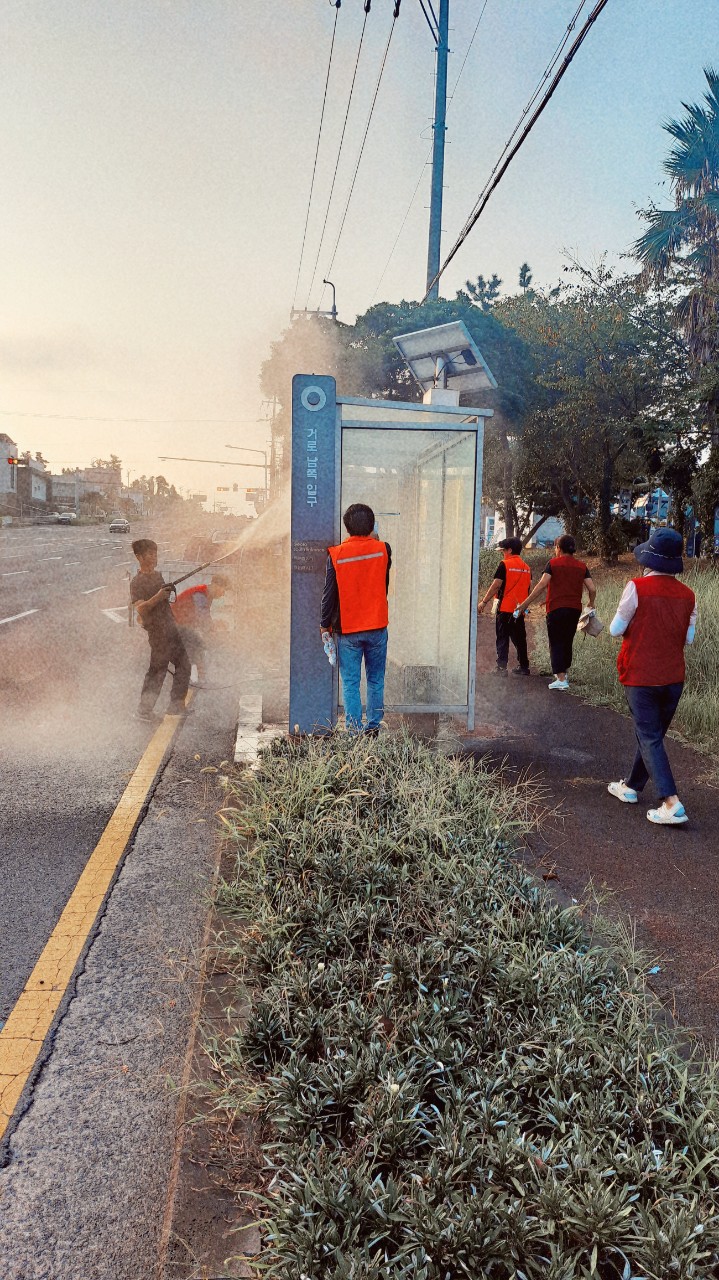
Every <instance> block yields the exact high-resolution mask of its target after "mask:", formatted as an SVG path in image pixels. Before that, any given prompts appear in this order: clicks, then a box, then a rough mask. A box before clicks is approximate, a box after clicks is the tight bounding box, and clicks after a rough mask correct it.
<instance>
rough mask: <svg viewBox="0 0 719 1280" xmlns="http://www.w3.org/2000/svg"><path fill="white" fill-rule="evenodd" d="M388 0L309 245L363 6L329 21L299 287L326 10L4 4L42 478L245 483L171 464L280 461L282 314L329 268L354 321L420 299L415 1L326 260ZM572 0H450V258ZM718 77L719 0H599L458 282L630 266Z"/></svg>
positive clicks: (6, 377)
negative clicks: (675, 139) (672, 133)
mask: <svg viewBox="0 0 719 1280" xmlns="http://www.w3.org/2000/svg"><path fill="white" fill-rule="evenodd" d="M393 3H394V0H373V2H372V6H371V11H370V13H369V16H368V18H367V24H366V28H365V37H364V42H363V46H362V54H361V58H360V62H359V67H358V72H357V79H356V86H355V93H354V97H353V102H352V107H351V110H350V114H349V117H348V120H347V126H346V132H345V138H344V145H343V148H342V152H341V155H340V160H339V166H338V169H337V178H336V185H335V193H334V198H333V201H332V204H331V205H330V207H329V214H328V217H327V227H326V233H325V238H324V241H323V242H322V244H321V245H320V234H321V230H322V224H323V221H324V219H325V214H326V211H327V205H328V197H329V192H330V184H331V180H332V174H333V171H334V168H335V163H336V160H337V153H338V146H339V140H340V134H341V131H342V127H343V121H344V116H345V110H346V106H347V97H348V93H349V84H350V81H351V76H352V69H353V67H354V63H355V58H356V54H357V48H358V43H359V38H360V31H361V28H362V23H363V19H364V4H363V0H343V2H342V6H341V8H340V10H339V13H338V14H337V27H336V41H335V47H334V53H333V59H332V70H331V75H330V79H329V85H328V92H327V106H326V113H325V124H324V128H323V132H322V136H321V139H320V149H319V155H318V164H317V174H316V178H315V187H314V193H313V200H312V203H311V205H310V216H309V222H308V229H307V238H306V244H305V251H304V256H303V260H302V269H301V272H300V276H299V287H298V288H297V289H296V284H297V277H298V267H299V265H300V253H301V245H302V238H303V229H304V225H305V218H306V214H307V209H308V197H309V191H310V180H311V176H312V166H313V161H314V157H315V150H316V147H317V139H318V127H319V121H320V112H321V107H322V98H323V92H324V86H325V77H326V72H327V63H328V56H329V50H330V41H331V37H332V30H333V24H334V20H335V9H334V8H333V7H332V5H331V4H330V3H329V2H328V0H274V3H272V0H3V4H2V7H1V8H0V119H1V120H2V124H1V125H0V171H1V172H2V192H3V198H2V201H0V299H1V302H0V431H5V432H7V434H9V435H10V436H11V438H12V439H13V440H15V441H16V442H17V444H18V445H19V447H20V449H21V450H22V449H31V450H32V451H33V452H35V451H36V450H41V451H42V452H43V454H44V455H45V457H46V458H47V459H48V460H49V461H50V463H51V464H52V468H53V470H60V469H61V467H62V466H74V465H79V466H83V465H87V464H89V462H90V460H91V459H92V458H95V457H103V458H107V457H109V456H110V454H111V453H115V454H118V455H119V456H120V457H121V458H122V460H123V468H124V472H125V477H126V478H127V475H128V473H129V478H130V480H132V479H134V478H136V477H137V476H139V475H140V474H146V475H150V474H155V475H156V474H158V473H162V474H164V475H165V476H166V477H167V478H168V480H170V481H171V482H173V483H175V484H176V485H177V486H178V487H179V488H180V489H181V490H184V491H197V490H200V491H202V492H206V493H208V494H209V495H210V497H212V495H213V494H214V493H215V492H216V488H217V486H218V485H223V486H224V485H231V484H232V483H233V482H236V483H239V484H240V486H241V488H243V487H244V486H245V485H247V486H251V485H256V484H258V483H259V482H260V480H259V479H258V477H261V472H259V471H257V470H252V469H249V468H241V467H237V468H229V467H219V466H217V465H214V466H212V465H200V464H190V463H181V462H161V461H160V457H161V455H175V454H177V455H187V456H191V457H196V458H210V459H220V458H227V459H229V460H232V459H233V455H232V453H231V452H230V451H229V450H228V449H227V447H226V446H227V445H228V444H232V445H236V446H248V447H251V448H254V449H264V448H265V447H266V441H267V438H268V435H269V431H268V428H267V423H266V421H264V419H266V417H267V413H268V407H267V405H263V403H262V395H261V390H260V384H259V378H260V366H261V363H262V361H263V360H264V359H266V358H267V356H268V354H269V348H270V343H271V342H272V341H273V340H274V339H276V338H278V337H279V336H280V335H281V333H282V330H283V329H284V328H285V327H286V326H287V324H288V322H289V313H290V308H291V307H292V305H293V303H295V305H296V306H298V307H304V306H309V307H310V308H317V307H318V306H322V307H327V306H329V304H330V298H329V293H328V292H325V293H324V295H323V294H322V285H321V283H320V282H321V279H322V277H323V276H324V275H326V274H327V272H328V269H329V265H330V262H332V277H331V278H332V279H333V281H334V283H335V285H336V289H337V306H338V311H339V315H340V318H341V319H342V320H344V321H348V322H351V321H353V320H354V318H355V316H356V315H357V314H359V313H362V312H363V311H365V310H366V309H367V307H368V306H370V305H371V304H372V302H376V301H385V300H390V301H396V300H399V299H401V298H420V297H421V296H422V294H423V292H424V282H425V274H426V256H427V223H428V210H427V206H428V203H429V178H430V170H429V167H428V165H427V163H426V162H427V159H428V154H429V150H430V146H431V121H432V110H433V94H434V62H435V55H434V48H433V43H432V39H431V36H430V32H429V30H428V28H427V25H426V23H425V19H424V17H423V14H422V10H421V7H420V4H419V0H402V6H401V10H400V15H399V18H398V21H397V23H396V26H395V30H394V33H393V38H392V42H391V45H390V50H389V54H388V58H387V63H386V68H385V73H384V77H383V79H382V82H381V85H380V90H379V94H378V97H377V103H376V107H375V111H374V115H373V119H372V123H371V126H370V130H369V133H368V136H367V143H366V146H365V150H364V154H363V157H362V161H361V164H360V167H359V171H358V175H357V181H356V186H355V189H354V192H353V195H352V199H351V201H350V204H349V207H348V211H347V216H346V220H345V223H344V227H343V229H342V234H341V236H340V238H339V242H338V244H337V250H336V253H334V250H335V244H336V242H337V237H338V232H339V228H340V221H341V219H342V215H343V211H344V209H345V205H346V202H347V197H348V193H349V188H350V183H351V180H352V174H353V171H354V168H355V165H356V162H357V156H358V153H359V147H360V142H361V139H362V134H363V132H364V129H365V125H366V122H367V115H368V111H369V107H370V103H371V99H372V95H373V92H374V89H375V85H376V81H377V75H378V71H379V66H380V61H381V58H382V54H383V52H384V49H385V45H386V41H387V37H388V34H389V30H390V26H391V23H392V9H393ZM577 5H578V0H487V3H486V5H484V0H451V3H450V25H451V31H450V47H451V55H450V60H449V88H450V93H452V92H453V90H454V89H455V86H456V92H454V93H453V96H452V99H451V102H450V106H449V111H448V133H447V142H448V146H447V154H446V162H445V192H444V213H443V242H442V248H443V256H444V253H446V252H447V251H448V250H449V248H450V247H451V245H452V243H453V242H454V240H455V239H456V237H457V235H458V233H459V231H460V230H461V227H462V225H463V224H464V222H465V220H466V218H467V216H468V215H469V213H470V211H471V209H472V207H473V205H474V203H475V200H476V198H477V195H478V193H479V191H480V190H481V189H482V187H483V185H484V182H485V181H486V179H487V177H488V175H489V173H490V171H491V170H492V168H493V166H494V164H495V163H496V161H497V159H498V156H499V154H500V152H501V151H502V149H503V147H504V144H505V142H506V140H507V139H508V137H509V135H510V134H511V133H512V131H513V129H514V127H515V125H516V123H517V122H518V120H519V118H520V115H521V113H522V111H523V109H524V106H525V104H526V102H527V100H528V99H529V97H530V96H531V94H532V93H533V91H534V89H535V87H536V86H537V84H538V82H539V79H540V77H541V75H542V73H543V72H544V69H545V67H546V66H547V64H548V62H549V61H550V58H551V56H552V54H553V52H554V50H555V48H556V46H557V44H558V43H559V41H560V40H561V39H562V37H563V35H564V32H565V30H566V27H567V24H568V22H569V21H570V19H571V17H572V16H573V14H574V12H575V10H576V8H577ZM591 7H592V5H591V4H588V5H586V6H585V9H584V10H583V14H582V20H583V17H584V14H585V13H586V12H587V11H588V10H589V9H590V8H591ZM478 19H480V21H479V25H478V26H477V22H478ZM470 42H471V47H470ZM467 54H468V56H467V57H466V62H465V61H464V59H465V55H467ZM463 62H464V67H463V70H462V65H463ZM711 63H715V64H717V65H719V4H717V3H716V0H691V3H689V0H609V3H608V5H607V6H606V8H605V9H604V11H603V12H602V14H601V15H600V17H599V18H598V20H597V22H596V24H595V25H594V27H593V28H592V30H591V32H590V33H589V35H588V37H587V39H586V41H585V42H584V44H583V45H582V47H581V49H580V50H579V52H578V54H577V56H576V58H575V59H574V61H573V63H572V65H571V66H570V68H569V70H568V72H567V74H566V75H565V77H564V79H563V80H562V82H561V84H560V85H559V87H558V89H557V91H556V93H555V95H554V97H553V99H552V101H551V102H550V104H549V106H548V107H547V109H546V110H545V112H544V114H543V115H542V117H541V118H540V121H539V122H538V124H537V125H536V126H535V128H534V130H533V131H532V133H531V134H530V136H529V138H528V140H527V142H526V143H525V144H524V147H523V148H522V150H521V151H520V152H519V154H518V156H517V157H516V158H515V160H514V161H513V163H512V165H511V167H510V169H509V171H508V172H507V174H506V176H505V177H504V179H503V180H502V182H501V184H500V186H499V187H498V188H497V190H496V192H495V193H494V195H493V196H492V199H491V200H490V203H489V205H488V207H487V209H486V212H485V213H484V214H483V216H482V218H481V219H480V221H479V223H478V224H477V226H476V228H475V229H474V231H473V232H472V234H471V235H470V237H469V239H468V240H467V242H466V244H465V245H464V246H463V248H462V250H461V251H460V253H459V254H458V256H457V258H456V259H455V260H454V262H453V263H452V264H451V266H450V267H449V269H448V270H447V272H446V274H445V275H444V276H443V278H442V281H441V285H440V292H441V294H442V295H443V296H447V297H452V296H454V293H455V292H456V290H457V288H459V287H460V286H461V285H463V283H464V281H465V280H466V279H467V278H468V277H469V278H472V279H473V278H476V276H477V274H478V273H482V274H484V275H489V274H491V273H492V272H496V273H497V274H498V275H499V276H500V277H501V278H502V280H503V281H504V290H505V291H512V290H514V289H515V288H516V283H517V276H518V272H519V267H520V265H521V264H522V263H523V262H525V261H526V262H528V263H529V264H530V267H531V269H532V271H533V273H534V280H535V283H537V284H540V285H548V286H551V285H552V284H554V283H556V281H557V279H558V278H559V276H560V274H561V273H562V267H563V265H564V264H565V263H566V261H567V254H572V253H574V254H576V255H577V256H578V257H579V258H580V259H581V260H582V261H584V262H587V263H589V262H592V261H595V260H596V259H597V258H598V257H599V256H600V255H601V254H603V253H607V254H608V255H609V258H610V260H611V261H619V260H620V255H621V254H623V253H625V252H626V251H627V250H628V249H629V248H630V246H631V244H632V242H633V241H634V240H635V239H636V237H637V235H638V234H639V233H640V231H641V226H642V224H641V222H640V220H639V218H638V216H637V211H638V210H640V209H641V208H645V207H646V206H647V205H648V204H649V203H650V202H651V201H656V202H657V203H659V204H660V205H667V206H668V205H669V204H671V191H670V187H669V185H668V184H667V182H666V180H665V179H664V177H663V174H662V162H663V159H664V157H665V156H666V153H667V150H668V147H669V144H670V140H669V137H668V135H667V134H666V133H665V132H664V130H663V128H662V125H663V124H664V123H665V122H666V120H667V119H669V118H671V117H676V116H677V115H681V112H682V102H695V101H698V100H699V99H700V98H701V96H702V93H703V89H704V85H705V81H704V76H703V67H704V66H705V65H709V64H711ZM460 70H461V76H460ZM458 76H459V80H458V82H457V78H458ZM418 181H420V186H419V189H418V191H417V195H416V198H415V199H414V201H413V203H411V205H410V198H411V196H412V193H413V191H414V190H415V187H416V186H417V183H418ZM408 210H409V212H408ZM405 217H406V221H405V222H404V226H403V228H402V232H401V236H400V238H399V242H398V244H397V248H396V250H395V251H394V253H391V251H392V247H393V245H394V243H395V240H396V238H397V236H398V233H399V232H400V228H401V227H402V224H403V220H404V219H405ZM333 258H334V260H333ZM315 262H317V271H316V275H315V281H314V284H313V282H312V278H313V274H314V266H315ZM627 265H629V264H627ZM298 372H302V370H298ZM495 373H497V375H498V377H499V378H500V380H501V370H500V371H497V370H495ZM238 456H240V455H237V454H235V455H234V457H235V459H236V458H237V457H238ZM247 460H248V461H250V460H253V461H255V462H257V461H259V458H258V457H257V455H255V457H254V458H252V455H247ZM232 501H233V502H234V504H235V509H236V510H238V511H243V512H244V511H247V512H249V508H246V507H245V506H244V505H243V502H242V498H241V497H239V498H237V499H232Z"/></svg>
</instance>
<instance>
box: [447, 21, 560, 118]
mask: <svg viewBox="0 0 719 1280" xmlns="http://www.w3.org/2000/svg"><path fill="white" fill-rule="evenodd" d="M488 2H489V0H484V4H483V5H482V11H481V13H480V15H479V17H478V18H477V25H476V26H475V28H474V31H473V32H472V39H471V40H470V42H469V44H468V45H467V52H466V53H465V55H464V60H463V62H462V65H461V67H460V68H459V75H458V76H457V79H456V80H455V82H454V88H453V90H452V92H451V93H450V95H449V99H448V101H447V106H449V104H450V102H451V101H452V99H453V97H454V95H455V93H456V92H457V86H458V84H459V82H460V80H461V79H462V72H463V71H464V68H465V67H466V65H467V58H468V57H469V55H470V53H471V52H472V45H473V44H474V41H475V38H476V35H477V32H478V31H479V24H480V22H481V21H482V18H483V17H484V11H485V9H486V8H487V4H488ZM582 3H584V0H582Z"/></svg>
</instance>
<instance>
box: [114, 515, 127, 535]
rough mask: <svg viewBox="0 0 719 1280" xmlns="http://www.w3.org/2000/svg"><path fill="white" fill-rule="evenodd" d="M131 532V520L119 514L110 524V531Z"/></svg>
mask: <svg viewBox="0 0 719 1280" xmlns="http://www.w3.org/2000/svg"><path fill="white" fill-rule="evenodd" d="M129 532H130V521H129V520H126V519H125V518H124V516H118V517H117V519H116V520H113V521H112V524H111V525H110V533H129Z"/></svg>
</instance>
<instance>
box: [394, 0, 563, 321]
mask: <svg viewBox="0 0 719 1280" xmlns="http://www.w3.org/2000/svg"><path fill="white" fill-rule="evenodd" d="M419 2H420V4H421V5H422V10H423V12H424V5H423V4H422V0H419ZM488 3H489V0H484V4H483V5H482V10H481V12H480V15H479V17H478V18H477V23H476V26H475V28H474V31H473V32H472V38H471V40H470V42H469V44H468V46H467V51H466V53H465V55H464V59H463V61H462V65H461V67H460V68H459V75H458V76H457V79H456V80H455V82H454V88H453V90H452V92H451V93H450V95H449V98H448V99H447V110H448V111H449V108H450V106H451V105H452V100H453V98H454V95H455V93H456V92H457V87H458V85H459V82H460V80H461V79H462V72H463V71H464V68H465V67H466V65H467V59H468V58H469V55H470V53H471V52H472V45H473V44H474V41H475V39H476V36H477V32H478V31H479V24H480V22H481V21H482V18H483V17H484V11H485V9H486V8H487V4H488ZM582 3H584V0H582ZM425 17H427V14H426V13H425ZM427 21H428V22H429V19H427ZM430 31H432V26H431V24H430ZM432 35H433V37H434V40H435V42H436V41H437V40H438V39H439V36H438V35H437V34H435V32H434V31H432ZM431 156H432V147H430V149H429V151H428V152H427V155H426V157H425V161H424V164H423V165H422V169H421V171H420V175H419V177H418V179H417V185H416V187H415V189H414V191H413V192H412V195H411V196H410V201H409V204H408V205H407V211H406V213H405V215H404V217H403V219H402V223H401V226H400V229H399V231H398V232H397V235H396V236H395V240H394V244H393V245H392V248H391V249H390V251H389V256H388V258H387V261H386V262H385V264H384V267H383V268H382V274H381V276H380V278H379V280H378V281H377V284H376V286H375V291H374V293H373V294H372V300H371V302H370V306H372V305H373V303H374V300H375V298H376V297H377V294H378V293H379V291H380V288H381V287H382V281H383V280H384V278H385V276H386V274H387V269H388V267H389V264H390V262H391V261H392V259H393V257H394V251H395V249H396V248H397V245H398V244H399V242H400V238H401V236H402V232H403V231H404V229H405V226H406V225H407V219H408V217H409V215H410V213H411V212H412V205H413V204H414V202H415V200H416V199H417V192H418V191H419V189H420V187H421V185H422V179H423V178H424V171H425V169H426V168H427V165H428V163H429V161H430V159H431Z"/></svg>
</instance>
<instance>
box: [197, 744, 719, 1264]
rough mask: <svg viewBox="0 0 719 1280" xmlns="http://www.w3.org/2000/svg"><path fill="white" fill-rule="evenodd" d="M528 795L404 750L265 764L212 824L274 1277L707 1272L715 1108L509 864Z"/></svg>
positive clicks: (616, 976) (374, 747)
mask: <svg viewBox="0 0 719 1280" xmlns="http://www.w3.org/2000/svg"><path fill="white" fill-rule="evenodd" d="M535 800H536V796H533V795H532V793H531V790H530V789H529V788H528V787H527V786H526V784H521V783H520V784H517V785H509V784H507V783H506V782H503V781H502V780H501V778H498V777H497V776H496V775H494V774H492V773H490V772H489V771H487V770H486V769H485V768H484V766H483V765H481V764H480V765H476V764H474V763H472V762H460V761H457V760H455V759H448V758H444V757H441V756H437V755H435V754H433V753H432V752H431V751H430V750H429V749H428V748H426V747H425V746H423V745H421V744H418V743H416V742H413V741H411V740H410V739H409V738H407V737H403V736H398V737H397V738H393V737H392V738H391V737H385V738H380V739H379V740H378V741H376V742H371V743H367V742H366V741H363V740H355V741H354V742H353V741H350V740H348V739H344V738H340V737H334V738H332V739H331V740H329V741H325V742H320V743H316V742H309V743H305V744H302V745H301V746H299V747H292V746H289V745H287V744H282V745H281V746H280V747H279V748H276V749H275V750H274V751H272V752H268V753H267V754H266V755H265V756H264V759H263V763H262V766H261V769H260V772H259V773H258V774H257V775H256V777H254V778H250V779H247V780H245V781H243V782H241V783H238V784H237V786H236V790H235V796H234V800H232V799H231V800H230V807H229V808H228V809H227V810H225V812H224V815H223V816H224V820H225V823H226V825H227V828H228V831H229V833H230V839H231V841H232V842H234V845H235V848H236V873H235V874H234V875H233V876H232V877H231V878H229V879H227V880H225V881H224V883H223V884H222V886H221V890H220V898H221V906H222V909H223V910H224V911H225V912H226V913H228V915H230V916H232V917H234V922H235V925H236V928H235V930H234V935H233V936H235V938H236V939H238V940H237V941H236V942H235V943H234V944H233V948H232V950H231V953H230V954H229V956H228V961H229V963H230V964H231V966H232V967H233V972H234V973H235V975H236V980H237V985H238V998H239V1000H240V1001H241V1002H242V1003H243V1004H246V1005H247V1006H248V1007H249V1013H248V1016H247V1018H246V1020H245V1021H244V1024H243V1026H242V1027H241V1028H236V1029H233V1030H232V1031H231V1032H230V1034H228V1036H227V1038H226V1039H225V1041H224V1043H222V1044H219V1045H215V1046H214V1053H215V1055H216V1064H217V1066H218V1068H219V1069H220V1071H221V1073H222V1077H223V1080H224V1091H223V1093H222V1096H221V1097H219V1098H218V1101H217V1105H218V1107H219V1108H221V1109H225V1110H226V1111H227V1112H228V1113H229V1114H230V1115H236V1114H237V1113H238V1112H239V1113H240V1114H244V1115H246V1116H247V1115H249V1116H251V1117H253V1120H254V1123H255V1125H256V1126H258V1127H259V1130H260V1132H261V1133H262V1135H263V1138H264V1142H265V1148H264V1150H265V1157H266V1161H267V1165H268V1170H269V1172H268V1177H269V1178H270V1179H271V1180H270V1181H269V1185H268V1188H267V1191H266V1197H265V1203H266V1205H267V1212H268V1215H269V1216H268V1221H267V1224H266V1230H265V1249H264V1251H263V1254H262V1255H261V1259H260V1262H259V1265H258V1270H260V1271H262V1270H265V1271H267V1273H269V1274H271V1275H272V1276H273V1277H276V1278H277V1280H350V1278H354V1280H480V1277H491V1278H492V1280H540V1277H541V1278H542V1280H582V1278H584V1277H587V1278H589V1277H598V1278H599V1280H630V1277H631V1278H633V1280H639V1277H646V1278H647V1280H668V1278H669V1277H676V1278H677V1280H700V1278H702V1280H704V1278H706V1277H710V1276H713V1275H717V1274H719V1272H718V1271H717V1268H719V1214H718V1200H717V1193H718V1192H719V1132H718V1131H717V1127H716V1126H717V1120H718V1117H719V1091H718V1090H717V1079H716V1076H715V1074H714V1071H713V1068H711V1067H710V1066H709V1065H708V1064H706V1063H704V1062H703V1061H702V1060H700V1059H699V1057H697V1056H692V1055H689V1060H687V1055H686V1054H682V1053H680V1051H679V1048H678V1047H677V1045H676V1044H675V1042H674V1041H673V1040H672V1038H671V1035H670V1033H669V1032H668V1031H666V1030H664V1029H662V1028H660V1027H658V1026H656V1025H655V1024H654V1023H653V1021H652V1019H651V1013H650V1009H649V1007H648V1004H647V1000H646V997H645V993H644V988H643V983H642V979H641V974H639V975H637V973H636V972H635V965H636V958H635V957H634V958H632V957H630V956H629V955H628V954H627V955H626V956H625V955H623V954H622V953H621V952H620V951H619V950H616V951H612V952H609V951H607V950H606V949H603V948H601V947H599V946H598V945H595V944H593V943H592V941H591V940H590V939H588V937H587V936H586V933H585V928H584V923H583V920H582V916H581V914H580V912H579V911H578V910H577V909H575V908H572V909H569V910H567V909H563V908H561V907H560V906H558V905H556V904H555V903H553V902H552V901H551V900H550V899H549V898H548V896H547V894H546V892H545V890H544V889H543V888H540V887H538V885H537V884H536V883H535V882H534V881H533V880H532V879H531V878H530V877H529V876H528V875H527V874H526V873H525V871H524V870H523V869H522V868H521V866H520V865H519V864H518V863H517V862H516V861H515V860H514V859H513V857H512V849H513V847H516V846H517V844H518V843H519V842H520V840H521V838H522V837H523V835H524V834H525V833H526V831H527V829H528V827H529V825H530V822H531V814H532V805H533V802H534V801H535Z"/></svg>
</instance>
